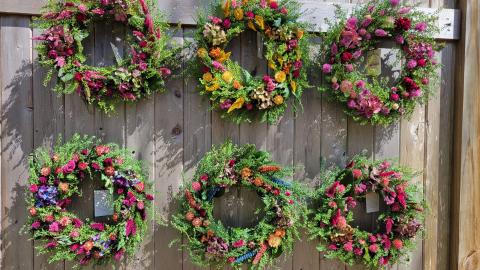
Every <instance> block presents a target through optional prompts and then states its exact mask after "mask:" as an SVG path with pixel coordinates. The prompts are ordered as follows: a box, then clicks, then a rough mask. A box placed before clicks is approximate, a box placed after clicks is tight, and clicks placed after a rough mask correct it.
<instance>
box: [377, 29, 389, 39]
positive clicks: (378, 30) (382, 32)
mask: <svg viewBox="0 0 480 270" xmlns="http://www.w3.org/2000/svg"><path fill="white" fill-rule="evenodd" d="M375 35H376V36H377V37H385V36H387V35H388V33H387V32H386V31H385V30H383V29H380V28H379V29H376V30H375Z"/></svg>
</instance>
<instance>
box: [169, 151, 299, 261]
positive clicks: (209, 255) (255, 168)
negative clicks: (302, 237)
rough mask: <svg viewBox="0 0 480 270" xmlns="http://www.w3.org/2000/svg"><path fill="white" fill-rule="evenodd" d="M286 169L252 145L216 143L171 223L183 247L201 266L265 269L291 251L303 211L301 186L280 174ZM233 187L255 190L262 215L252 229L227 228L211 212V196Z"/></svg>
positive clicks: (191, 183)
mask: <svg viewBox="0 0 480 270" xmlns="http://www.w3.org/2000/svg"><path fill="white" fill-rule="evenodd" d="M289 175H291V172H290V171H289V170H285V169H282V168H281V167H280V166H278V165H276V164H274V163H273V162H272V161H271V160H270V158H269V154H268V153H266V152H263V151H258V150H257V149H256V148H255V146H254V145H245V146H242V147H239V146H235V145H233V144H232V143H226V144H224V145H222V146H220V147H214V148H213V149H212V150H211V151H210V152H209V153H207V154H206V155H205V157H204V158H203V159H202V160H201V161H200V164H199V167H198V169H197V171H196V173H195V175H194V177H193V180H192V181H191V182H189V183H188V184H187V185H186V186H185V189H184V192H183V195H182V196H181V203H182V208H181V211H180V213H179V214H176V215H175V216H174V217H173V221H172V224H173V226H174V227H175V228H176V229H178V230H179V231H180V232H181V233H182V234H184V235H185V236H186V237H187V238H188V240H189V241H188V243H187V244H186V247H187V248H188V250H189V251H190V255H191V257H192V260H193V261H194V262H195V263H197V264H199V265H203V266H206V265H212V266H214V267H218V268H222V267H224V266H226V265H231V266H232V267H234V268H236V269H239V268H241V266H242V265H248V267H249V269H264V267H265V266H266V265H270V264H273V263H274V260H275V258H276V257H278V256H279V255H280V254H282V253H283V252H284V251H291V249H292V246H293V242H294V239H295V238H296V237H298V228H299V226H300V218H301V216H302V211H303V210H304V209H303V207H302V201H301V199H302V197H301V194H302V192H303V190H302V189H301V188H300V187H299V186H298V185H297V184H295V183H292V182H287V181H284V180H282V178H284V177H287V176H289ZM233 186H245V187H248V188H250V189H252V190H254V191H256V192H257V193H258V195H259V196H260V197H261V198H262V200H263V203H264V205H265V206H264V209H263V210H264V213H265V217H264V218H263V219H262V220H261V221H260V222H259V223H258V224H257V225H256V226H255V227H254V228H227V227H225V226H224V225H223V224H222V223H221V222H220V221H218V220H215V219H214V217H213V207H214V205H213V198H214V197H218V196H221V195H222V194H223V193H224V192H228V189H229V188H230V187H233Z"/></svg>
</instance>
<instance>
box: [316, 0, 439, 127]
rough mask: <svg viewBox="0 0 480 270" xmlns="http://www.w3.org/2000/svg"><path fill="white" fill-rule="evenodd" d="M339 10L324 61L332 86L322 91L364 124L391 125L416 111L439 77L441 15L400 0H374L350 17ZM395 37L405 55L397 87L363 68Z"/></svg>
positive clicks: (327, 39)
mask: <svg viewBox="0 0 480 270" xmlns="http://www.w3.org/2000/svg"><path fill="white" fill-rule="evenodd" d="M339 14H341V15H340V16H339V19H340V23H336V24H331V28H330V30H329V31H328V32H327V33H326V34H325V35H324V39H323V48H322V53H321V59H320V60H319V61H320V62H321V63H322V72H323V73H324V74H325V78H326V80H325V81H326V83H327V86H325V87H322V88H320V90H321V91H322V92H325V93H326V94H327V95H328V96H329V97H330V98H332V99H333V100H336V101H338V102H340V103H343V104H345V105H346V108H345V112H346V113H347V114H348V115H350V116H352V117H353V118H354V120H356V121H358V122H360V123H362V124H366V123H371V124H383V125H386V124H390V123H392V122H393V121H395V119H397V118H399V117H401V116H403V115H406V116H409V115H411V114H412V113H413V111H414V109H415V106H416V104H417V103H422V102H425V101H427V100H428V98H429V97H430V96H431V89H430V87H429V83H431V81H430V80H431V79H432V78H436V77H437V76H436V73H437V69H438V65H437V63H436V61H435V59H434V56H435V50H438V49H440V46H439V45H438V44H437V43H436V42H435V40H434V38H433V34H435V33H436V32H437V31H438V29H437V27H436V26H435V25H434V22H435V21H436V17H435V15H427V14H424V13H422V12H420V11H413V10H412V7H409V6H402V5H400V1H399V0H371V1H370V2H368V3H366V4H365V5H362V6H361V7H359V8H358V9H357V10H355V11H354V12H353V15H351V16H350V17H349V18H347V17H346V16H345V14H344V13H342V12H339ZM389 38H391V39H394V40H395V42H396V44H397V45H398V46H400V47H401V50H400V52H399V55H400V56H401V57H403V58H404V60H405V64H404V65H403V66H402V69H401V71H400V78H399V79H398V80H397V81H396V82H395V85H394V86H393V87H389V86H387V83H386V82H387V81H388V80H386V78H375V76H373V74H370V75H372V76H371V78H367V74H365V73H364V71H363V70H361V69H362V68H361V62H362V61H363V60H364V56H365V55H366V54H367V53H368V52H369V51H371V50H374V49H375V47H376V45H377V44H378V43H379V42H380V41H382V40H385V39H389Z"/></svg>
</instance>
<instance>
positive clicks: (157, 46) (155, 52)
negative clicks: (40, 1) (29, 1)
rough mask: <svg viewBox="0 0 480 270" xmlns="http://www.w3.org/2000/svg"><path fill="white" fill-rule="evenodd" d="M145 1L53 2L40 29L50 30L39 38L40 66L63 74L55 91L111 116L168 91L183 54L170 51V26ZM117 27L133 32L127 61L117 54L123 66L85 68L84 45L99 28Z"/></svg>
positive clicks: (38, 22)
mask: <svg viewBox="0 0 480 270" xmlns="http://www.w3.org/2000/svg"><path fill="white" fill-rule="evenodd" d="M150 10H152V8H151V7H150V6H149V5H148V4H147V3H146V2H145V0H101V1H89V0H71V1H67V2H63V1H56V0H50V1H49V2H48V4H47V5H46V6H45V8H44V13H43V14H42V16H41V17H40V18H38V19H36V20H35V25H36V26H37V27H39V28H40V29H44V31H43V33H42V34H41V35H40V36H38V37H35V38H34V39H35V40H39V41H41V43H40V44H39V45H38V46H37V50H38V54H39V56H38V57H39V62H40V64H42V65H43V66H45V67H48V68H50V72H49V74H48V76H47V77H46V78H45V82H48V81H49V80H50V78H51V76H52V73H53V71H54V70H56V71H57V72H58V78H59V80H58V83H57V86H56V87H55V91H56V92H59V93H62V94H69V93H72V92H75V91H76V92H77V93H78V94H80V95H81V96H82V97H83V98H84V99H85V101H87V102H88V103H92V104H95V105H97V106H98V107H100V108H101V109H102V110H103V111H105V112H110V111H113V110H114V108H115V104H116V103H118V102H121V101H136V100H138V99H140V98H143V97H146V96H148V95H150V94H152V93H153V92H155V91H159V90H160V91H164V90H165V79H166V78H167V77H169V76H170V75H171V73H172V71H171V68H172V67H174V66H175V65H174V61H175V59H176V58H177V57H178V53H179V51H178V48H173V49H172V48H169V44H168V43H169V37H168V36H167V35H165V34H164V31H165V30H166V27H168V25H167V24H166V23H164V22H162V20H161V17H160V16H159V15H158V14H156V13H152V12H151V11H150ZM96 21H102V22H108V21H114V22H115V23H121V24H124V25H126V26H127V27H128V28H129V31H128V32H131V35H129V36H128V39H127V40H128V52H129V55H128V56H127V57H126V58H122V57H121V56H120V55H119V54H118V53H117V52H115V48H113V49H114V54H115V58H116V62H117V64H116V65H115V66H110V67H93V66H88V65H86V64H85V61H86V60H87V58H86V56H85V55H84V53H83V50H84V49H83V46H82V41H83V40H85V39H86V38H87V37H88V36H89V32H90V27H89V26H90V25H91V24H92V23H93V22H96Z"/></svg>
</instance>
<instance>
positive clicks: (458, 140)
mask: <svg viewBox="0 0 480 270" xmlns="http://www.w3.org/2000/svg"><path fill="white" fill-rule="evenodd" d="M458 3H459V6H460V8H461V9H462V11H463V12H464V14H465V15H464V17H463V22H462V25H463V27H464V28H463V29H465V35H464V36H462V39H461V41H460V43H459V44H458V47H457V61H456V65H455V67H456V71H455V89H456V99H455V103H456V108H455V153H454V185H453V197H452V202H453V203H452V211H453V215H452V216H453V219H452V237H451V245H452V249H451V252H452V254H453V257H452V259H451V262H450V268H451V269H459V270H473V269H479V268H480V231H479V230H478V220H479V219H480V208H479V205H480V181H479V179H480V166H479V162H478V160H479V158H480V106H478V104H479V102H480V89H479V85H480V76H479V74H480V68H479V67H480V41H479V40H480V38H479V37H480V33H479V31H480V3H479V2H478V1H475V0H461V1H458Z"/></svg>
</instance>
